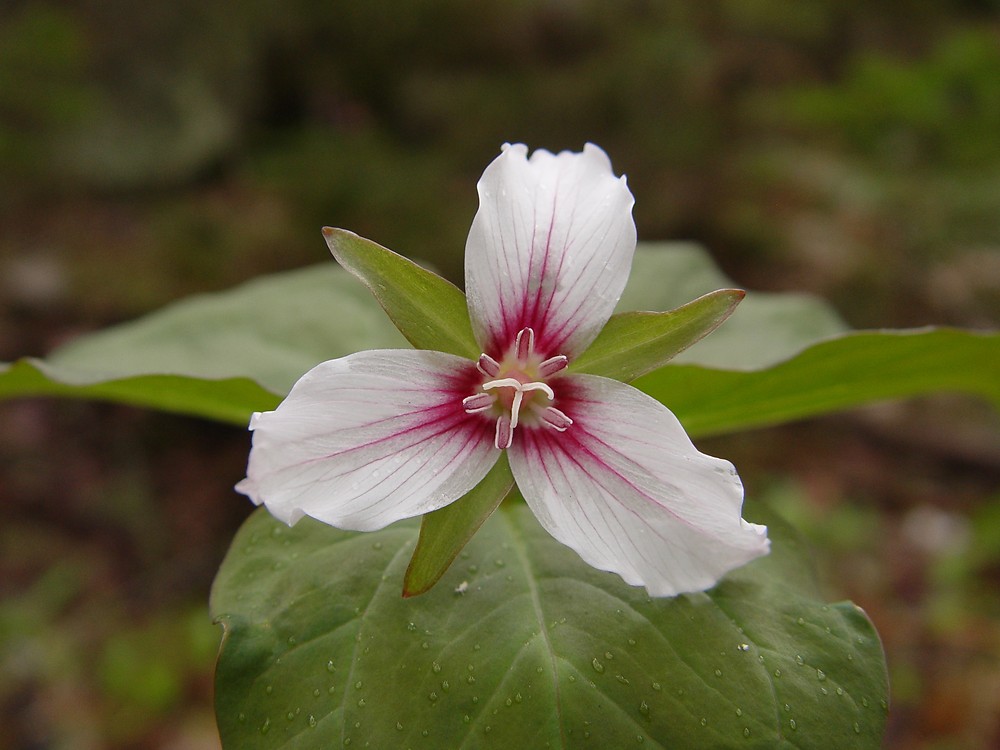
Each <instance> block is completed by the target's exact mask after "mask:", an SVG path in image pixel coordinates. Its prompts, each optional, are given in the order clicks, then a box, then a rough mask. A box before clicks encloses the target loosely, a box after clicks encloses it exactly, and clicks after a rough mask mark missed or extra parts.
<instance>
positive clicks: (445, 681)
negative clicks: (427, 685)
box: [441, 680, 451, 693]
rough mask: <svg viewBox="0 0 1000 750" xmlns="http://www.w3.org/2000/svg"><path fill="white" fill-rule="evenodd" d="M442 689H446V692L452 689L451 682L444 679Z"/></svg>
mask: <svg viewBox="0 0 1000 750" xmlns="http://www.w3.org/2000/svg"><path fill="white" fill-rule="evenodd" d="M441 689H442V690H444V691H445V692H446V693H447V692H448V690H450V689H451V683H450V682H448V680H443V681H442V682H441Z"/></svg>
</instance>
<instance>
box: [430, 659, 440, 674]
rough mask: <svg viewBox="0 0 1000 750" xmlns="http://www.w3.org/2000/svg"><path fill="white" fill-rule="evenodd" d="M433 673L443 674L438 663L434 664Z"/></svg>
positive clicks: (432, 665)
mask: <svg viewBox="0 0 1000 750" xmlns="http://www.w3.org/2000/svg"><path fill="white" fill-rule="evenodd" d="M431 671H432V672H434V674H439V673H440V672H441V665H440V664H438V663H437V662H436V661H435V662H432V663H431Z"/></svg>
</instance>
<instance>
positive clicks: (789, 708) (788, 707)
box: [784, 703, 792, 713]
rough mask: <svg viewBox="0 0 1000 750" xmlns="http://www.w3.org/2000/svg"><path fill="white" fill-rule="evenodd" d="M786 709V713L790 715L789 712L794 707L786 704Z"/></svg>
mask: <svg viewBox="0 0 1000 750" xmlns="http://www.w3.org/2000/svg"><path fill="white" fill-rule="evenodd" d="M784 708H785V713H788V712H789V711H791V710H792V707H791V706H789V705H788V704H787V703H786V704H785V706H784Z"/></svg>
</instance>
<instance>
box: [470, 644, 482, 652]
mask: <svg viewBox="0 0 1000 750" xmlns="http://www.w3.org/2000/svg"><path fill="white" fill-rule="evenodd" d="M481 648H482V646H480V645H479V644H478V643H477V644H476V645H475V646H473V647H472V650H473V651H478V650H479V649H481Z"/></svg>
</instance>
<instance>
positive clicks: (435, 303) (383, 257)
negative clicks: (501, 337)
mask: <svg viewBox="0 0 1000 750" xmlns="http://www.w3.org/2000/svg"><path fill="white" fill-rule="evenodd" d="M323 236H324V237H325V238H326V244H327V245H328V246H329V247H330V252H332V253H333V257H334V258H336V259H337V262H338V263H340V265H342V266H343V267H344V268H346V269H347V270H348V271H349V272H350V273H351V274H353V275H354V276H356V277H357V278H358V279H360V280H361V281H362V282H364V284H365V286H367V287H368V289H369V290H371V293H372V294H373V295H375V299H377V300H378V303H379V304H380V305H382V309H383V310H385V311H386V313H387V314H388V315H389V318H390V319H391V320H392V322H393V324H394V325H395V326H396V328H398V329H399V331H400V333H402V334H403V335H404V336H405V337H406V339H407V341H409V342H410V343H411V344H413V346H414V347H415V348H417V349H432V350H435V351H439V352H448V353H449V354H457V355H458V356H460V357H467V358H469V359H478V357H479V354H480V350H479V346H478V345H477V344H476V339H475V337H474V336H473V335H472V324H471V323H470V322H469V309H468V307H467V305H466V302H465V295H464V294H462V291H461V290H460V289H459V288H458V287H456V286H455V285H454V284H452V283H451V282H449V281H447V280H446V279H443V278H441V277H440V276H438V275H437V274H436V273H432V272H431V271H428V270H427V269H426V268H421V267H420V266H418V265H417V264H416V263H414V262H413V261H411V260H409V259H407V258H404V257H403V256H402V255H399V254H397V253H394V252H392V250H388V249H386V248H384V247H382V246H381V245H378V244H376V243H374V242H372V241H371V240H366V239H365V238H363V237H359V236H358V235H356V234H354V233H353V232H348V231H347V230H345V229H333V228H331V227H325V228H324V229H323Z"/></svg>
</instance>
